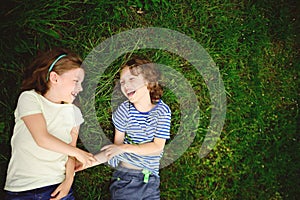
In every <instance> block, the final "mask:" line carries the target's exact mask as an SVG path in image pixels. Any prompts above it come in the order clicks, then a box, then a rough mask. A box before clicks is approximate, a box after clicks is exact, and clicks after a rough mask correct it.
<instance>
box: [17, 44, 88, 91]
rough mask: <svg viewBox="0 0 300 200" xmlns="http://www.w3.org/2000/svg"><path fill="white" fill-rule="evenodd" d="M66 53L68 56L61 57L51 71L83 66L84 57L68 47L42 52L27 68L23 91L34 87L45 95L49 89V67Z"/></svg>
mask: <svg viewBox="0 0 300 200" xmlns="http://www.w3.org/2000/svg"><path fill="white" fill-rule="evenodd" d="M64 54H65V55H66V56H64V57H62V58H61V59H59V60H58V61H57V62H56V63H55V65H54V67H53V69H52V70H51V71H54V72H56V73H57V74H63V73H64V72H66V71H69V70H72V69H76V68H80V67H81V64H82V59H81V58H80V57H79V56H78V55H77V54H75V53H73V52H71V51H69V50H67V49H63V48H55V49H52V50H49V51H46V52H41V53H39V54H38V55H37V57H36V58H35V59H34V60H33V62H32V63H31V64H30V65H29V66H28V67H27V68H26V69H25V71H24V78H23V82H22V86H21V91H25V90H32V89H34V90H35V91H36V92H38V93H40V94H41V95H44V94H45V93H46V92H47V91H48V89H49V84H48V81H47V76H48V75H49V74H48V71H49V67H50V65H51V64H52V63H53V62H54V61H55V60H56V59H57V58H58V57H59V56H61V55H64Z"/></svg>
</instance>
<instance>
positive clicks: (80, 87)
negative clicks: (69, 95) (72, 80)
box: [77, 84, 83, 92]
mask: <svg viewBox="0 0 300 200" xmlns="http://www.w3.org/2000/svg"><path fill="white" fill-rule="evenodd" d="M77 90H78V92H81V91H83V88H82V85H81V84H80V85H79V86H78V88H77Z"/></svg>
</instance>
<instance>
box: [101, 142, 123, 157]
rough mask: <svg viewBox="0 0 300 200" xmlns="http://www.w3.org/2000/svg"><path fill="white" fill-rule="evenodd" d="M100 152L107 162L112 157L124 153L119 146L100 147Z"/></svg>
mask: <svg viewBox="0 0 300 200" xmlns="http://www.w3.org/2000/svg"><path fill="white" fill-rule="evenodd" d="M101 151H104V154H105V156H106V157H107V159H108V160H110V159H111V158H112V157H114V156H116V155H119V154H121V153H124V152H125V151H124V150H123V149H122V148H121V145H116V144H110V145H106V146H104V147H102V149H101Z"/></svg>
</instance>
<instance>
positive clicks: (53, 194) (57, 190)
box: [51, 186, 60, 197]
mask: <svg viewBox="0 0 300 200" xmlns="http://www.w3.org/2000/svg"><path fill="white" fill-rule="evenodd" d="M59 191H60V187H59V186H58V187H57V188H56V189H55V190H54V191H53V192H52V193H51V197H55V196H56V195H57V194H58V193H59Z"/></svg>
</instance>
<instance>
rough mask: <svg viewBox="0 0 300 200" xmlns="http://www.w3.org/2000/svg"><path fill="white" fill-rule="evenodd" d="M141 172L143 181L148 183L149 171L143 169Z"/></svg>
mask: <svg viewBox="0 0 300 200" xmlns="http://www.w3.org/2000/svg"><path fill="white" fill-rule="evenodd" d="M142 173H143V174H144V183H148V181H149V176H150V174H151V172H150V171H149V170H148V169H143V171H142Z"/></svg>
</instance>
